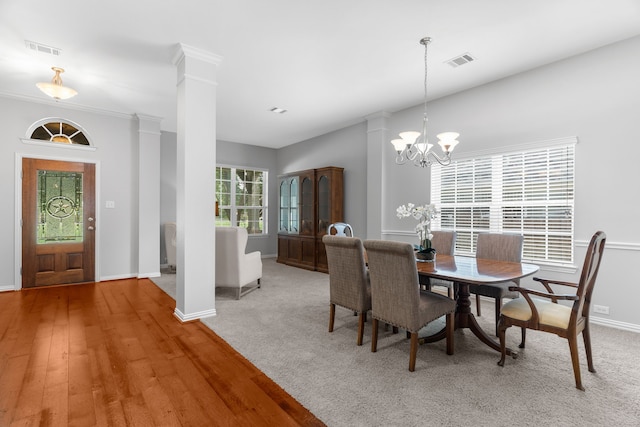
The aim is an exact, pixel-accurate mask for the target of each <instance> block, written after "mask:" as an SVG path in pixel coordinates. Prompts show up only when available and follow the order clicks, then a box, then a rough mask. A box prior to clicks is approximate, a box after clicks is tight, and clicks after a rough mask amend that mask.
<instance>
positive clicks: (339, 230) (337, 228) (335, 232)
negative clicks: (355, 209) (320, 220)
mask: <svg viewBox="0 0 640 427" xmlns="http://www.w3.org/2000/svg"><path fill="white" fill-rule="evenodd" d="M327 234H330V235H332V236H347V237H353V236H354V234H353V227H351V225H350V224H347V223H346V222H335V223H333V224H330V225H329V227H327Z"/></svg>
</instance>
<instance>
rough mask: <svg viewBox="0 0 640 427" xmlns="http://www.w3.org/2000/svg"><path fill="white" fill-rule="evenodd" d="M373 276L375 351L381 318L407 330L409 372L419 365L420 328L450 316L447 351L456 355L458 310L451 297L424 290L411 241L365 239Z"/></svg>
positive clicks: (372, 343)
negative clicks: (409, 343)
mask: <svg viewBox="0 0 640 427" xmlns="http://www.w3.org/2000/svg"><path fill="white" fill-rule="evenodd" d="M364 247H365V249H366V251H367V259H368V261H369V275H370V279H371V317H372V318H373V321H372V332H371V351H372V352H374V353H375V352H376V351H377V346H378V321H382V322H385V323H387V324H390V325H392V326H395V327H398V328H402V329H406V331H407V332H408V333H409V334H410V338H411V349H410V354H409V371H411V372H413V371H414V370H415V366H416V355H417V352H418V331H420V329H422V328H423V327H424V326H426V325H427V324H428V323H429V322H432V321H433V320H436V319H438V318H439V317H442V316H446V338H447V354H453V330H454V312H455V309H456V303H455V301H454V300H452V299H451V298H447V297H445V296H444V295H439V294H435V293H432V292H422V291H420V284H419V283H418V268H417V267H416V258H415V255H414V253H413V247H412V246H411V244H409V243H403V242H394V241H389V240H365V241H364Z"/></svg>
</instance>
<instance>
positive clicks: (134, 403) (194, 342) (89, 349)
mask: <svg viewBox="0 0 640 427" xmlns="http://www.w3.org/2000/svg"><path fill="white" fill-rule="evenodd" d="M174 308H175V301H174V300H173V299H171V298H170V297H169V296H168V295H166V294H165V293H164V292H163V291H162V290H160V289H159V288H158V287H157V286H156V285H154V284H153V283H152V282H151V281H150V280H147V279H142V280H136V279H131V280H119V281H112V282H101V283H96V284H93V283H92V284H84V285H74V286H60V287H52V288H40V289H33V290H22V291H19V292H4V293H0V426H11V425H21V426H22V425H46V426H58V425H60V426H67V425H69V426H93V425H98V426H126V425H129V426H159V425H162V426H181V425H183V426H238V425H243V426H322V425H324V424H323V423H322V422H321V421H320V420H318V419H317V418H316V417H315V416H314V415H313V414H311V413H310V412H309V411H308V410H306V409H305V408H304V407H302V405H300V404H299V403H298V402H297V401H295V400H294V399H293V398H292V397H291V396H290V395H289V394H287V393H286V392H285V391H284V390H282V389H281V388H280V387H279V386H278V385H277V384H275V383H274V382H273V381H271V380H270V379H269V378H267V377H266V376H265V375H264V374H263V373H262V372H260V371H259V370H258V369H257V368H256V367H255V366H253V365H252V364H251V363H250V362H249V361H248V360H246V359H245V358H244V357H243V356H242V355H240V354H239V353H238V352H236V351H235V350H234V349H233V348H231V347H230V346H229V345H228V344H227V343H226V342H224V341H223V340H222V339H221V338H219V337H218V336H217V335H216V334H214V333H213V332H212V331H211V330H210V329H208V328H207V327H206V326H204V325H203V324H202V323H201V322H199V321H195V322H189V323H181V322H179V321H178V320H177V319H176V318H175V317H174V316H173V309H174Z"/></svg>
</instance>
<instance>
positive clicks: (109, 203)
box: [104, 200, 116, 209]
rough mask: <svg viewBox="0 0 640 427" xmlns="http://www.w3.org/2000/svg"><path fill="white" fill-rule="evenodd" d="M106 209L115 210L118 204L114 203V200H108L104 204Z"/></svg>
mask: <svg viewBox="0 0 640 427" xmlns="http://www.w3.org/2000/svg"><path fill="white" fill-rule="evenodd" d="M104 207H105V208H107V209H114V208H115V207H116V202H114V201H113V200H107V201H106V203H105V204H104Z"/></svg>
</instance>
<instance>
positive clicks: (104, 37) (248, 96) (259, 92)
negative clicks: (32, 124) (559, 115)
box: [0, 0, 640, 148]
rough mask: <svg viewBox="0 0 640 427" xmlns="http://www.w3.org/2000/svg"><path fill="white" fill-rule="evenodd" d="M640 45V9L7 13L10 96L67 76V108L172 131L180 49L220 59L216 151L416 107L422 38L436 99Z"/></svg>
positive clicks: (118, 1)
mask: <svg viewBox="0 0 640 427" xmlns="http://www.w3.org/2000/svg"><path fill="white" fill-rule="evenodd" d="M638 34H640V0H607V1H604V0H537V1H531V0H484V1H478V0H447V1H444V0H396V1H392V0H322V1H320V0H317V1H309V0H307V1H301V0H270V1H265V0H233V1H230V0H227V1H224V0H187V1H184V0H161V1H158V0H134V1H131V0H112V1H110V2H108V3H106V2H104V3H103V2H97V1H92V0H59V1H57V2H52V1H50V0H48V1H44V0H28V1H26V0H1V1H0V76H1V78H0V94H3V95H5V96H12V97H19V98H22V99H28V100H32V101H36V102H52V101H50V100H49V99H47V97H46V96H45V95H43V94H42V93H41V92H40V91H39V90H38V89H37V88H36V86H35V83H36V82H39V81H49V80H50V79H51V77H52V76H53V72H52V71H51V70H50V67H51V66H59V67H62V68H65V70H66V72H65V73H64V74H63V75H62V78H63V81H64V84H65V85H67V86H70V87H73V88H74V89H76V90H77V91H78V92H79V94H78V95H77V96H76V97H75V98H72V99H70V100H67V101H60V102H61V103H64V104H68V105H73V106H78V107H79V108H89V109H97V110H106V111H112V112H118V113H125V114H134V113H139V114H144V115H150V116H157V117H161V118H162V119H163V120H162V129H163V130H167V131H175V130H176V90H175V85H176V70H175V68H174V66H173V65H172V63H171V60H172V57H173V55H174V54H175V52H176V49H177V44H178V43H183V44H186V45H189V46H192V47H196V48H199V49H204V50H206V51H209V52H211V53H214V54H216V55H220V56H222V57H223V60H222V62H221V64H220V66H219V68H218V75H217V81H218V97H217V114H218V116H217V132H218V138H219V139H222V140H227V141H233V142H240V143H246V144H254V145H260V146H266V147H273V148H279V147H283V146H286V145H289V144H292V143H295V142H298V141H302V140H305V139H308V138H311V137H314V136H317V135H321V134H324V133H327V132H330V131H332V130H336V129H339V128H342V127H344V126H347V125H351V124H354V123H358V122H361V121H362V120H363V119H364V117H365V116H366V115H368V114H372V113H375V112H379V111H388V112H395V111H399V110H402V109H404V108H407V107H411V106H414V105H417V104H420V103H421V100H422V96H423V79H424V63H423V55H424V48H423V47H422V46H421V45H420V44H419V40H420V39H421V38H422V37H424V36H430V37H431V38H432V39H433V41H432V43H431V45H430V46H429V58H428V59H429V67H428V73H429V85H428V89H429V99H435V98H438V97H441V96H445V95H448V94H451V93H454V92H458V91H461V90H465V89H468V88H471V87H474V86H478V85H482V84H485V83H488V82H491V81H493V80H496V79H500V78H503V77H506V76H509V75H513V74H516V73H520V72H522V71H526V70H529V69H532V68H535V67H539V66H541V65H544V64H548V63H551V62H554V61H557V60H560V59H563V58H566V57H569V56H573V55H576V54H579V53H582V52H585V51H588V50H591V49H594V48H597V47H600V46H604V45H607V44H610V43H614V42H616V41H619V40H623V39H626V38H630V37H633V36H635V35H638ZM25 40H30V41H35V42H38V43H42V44H45V45H49V46H53V47H56V48H59V49H61V50H62V54H61V55H60V56H58V57H54V56H51V55H47V54H43V53H38V52H34V51H30V50H29V49H27V48H26V47H25ZM467 52H468V53H471V55H473V56H474V57H476V58H477V60H476V61H474V62H472V63H470V64H467V65H465V66H462V67H458V68H452V67H450V66H449V65H446V64H445V61H447V60H449V59H451V58H453V57H455V56H458V55H460V54H463V53H467ZM272 107H281V108H285V109H287V110H288V112H287V113H285V114H274V113H272V112H270V111H269V110H270V109H271V108H272Z"/></svg>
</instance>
